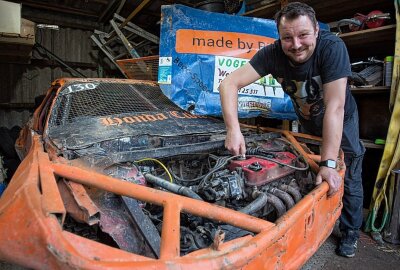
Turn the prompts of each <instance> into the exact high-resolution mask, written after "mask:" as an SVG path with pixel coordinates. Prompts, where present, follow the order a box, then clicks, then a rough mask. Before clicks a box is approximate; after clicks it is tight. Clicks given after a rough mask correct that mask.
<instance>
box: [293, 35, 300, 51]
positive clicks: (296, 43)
mask: <svg viewBox="0 0 400 270" xmlns="http://www.w3.org/2000/svg"><path fill="white" fill-rule="evenodd" d="M292 47H293V49H296V50H297V49H298V48H300V47H301V42H300V39H299V38H297V37H295V38H293V44H292Z"/></svg>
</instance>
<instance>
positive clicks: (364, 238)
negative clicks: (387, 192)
mask: <svg viewBox="0 0 400 270" xmlns="http://www.w3.org/2000/svg"><path fill="white" fill-rule="evenodd" d="M338 236H339V232H338V230H337V228H336V229H335V230H334V231H333V233H332V234H331V236H330V237H329V238H328V239H327V241H325V243H324V244H323V245H322V246H321V247H320V249H319V250H318V251H317V252H316V253H315V254H314V256H313V257H311V258H310V260H309V261H308V262H307V263H306V264H305V265H304V266H303V267H302V268H301V270H319V269H324V270H363V269H367V270H369V269H373V270H392V269H400V245H397V246H396V245H389V244H386V243H385V244H383V245H378V244H377V243H376V242H375V241H374V240H372V238H371V237H370V236H369V235H367V234H365V233H361V237H360V240H359V242H358V249H357V253H356V256H355V257H354V258H343V257H340V256H337V255H336V254H335V248H336V243H337V242H338V240H339V237H338ZM0 269H1V270H26V269H25V268H23V267H19V266H15V265H11V264H8V263H4V262H0Z"/></svg>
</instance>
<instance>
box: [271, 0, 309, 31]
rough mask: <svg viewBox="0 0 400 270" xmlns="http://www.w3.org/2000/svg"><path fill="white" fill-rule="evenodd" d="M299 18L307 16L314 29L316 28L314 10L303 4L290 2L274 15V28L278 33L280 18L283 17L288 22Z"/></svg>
mask: <svg viewBox="0 0 400 270" xmlns="http://www.w3.org/2000/svg"><path fill="white" fill-rule="evenodd" d="M299 16H307V17H308V18H310V20H311V22H312V23H313V25H314V28H315V27H317V19H316V17H315V11H314V9H313V8H312V7H310V6H309V5H307V4H305V3H300V2H292V3H289V4H287V5H286V6H284V7H283V8H282V9H281V10H280V11H278V12H277V13H276V14H275V22H276V27H277V28H278V32H279V24H280V22H281V19H282V17H285V18H286V19H289V20H294V19H296V18H298V17H299Z"/></svg>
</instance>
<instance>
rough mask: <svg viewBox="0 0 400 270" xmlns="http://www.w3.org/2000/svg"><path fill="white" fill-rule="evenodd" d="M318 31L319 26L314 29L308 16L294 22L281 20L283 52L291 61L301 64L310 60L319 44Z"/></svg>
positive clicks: (280, 31)
mask: <svg viewBox="0 0 400 270" xmlns="http://www.w3.org/2000/svg"><path fill="white" fill-rule="evenodd" d="M318 31H319V28H318V25H317V27H316V28H314V25H313V23H312V22H311V20H310V18H308V17H307V16H299V17H297V18H296V19H293V20H288V19H286V18H285V17H282V18H281V21H280V24H279V37H280V39H281V45H282V49H283V52H284V53H285V54H286V55H287V57H288V58H289V59H290V61H292V62H293V63H295V64H301V63H304V62H306V61H307V60H308V59H310V57H311V55H312V54H313V52H314V50H315V45H316V44H317V36H318Z"/></svg>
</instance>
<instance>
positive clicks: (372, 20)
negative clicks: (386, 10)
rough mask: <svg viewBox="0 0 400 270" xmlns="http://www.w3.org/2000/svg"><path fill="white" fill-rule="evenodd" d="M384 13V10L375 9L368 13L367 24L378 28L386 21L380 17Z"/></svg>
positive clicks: (369, 26)
mask: <svg viewBox="0 0 400 270" xmlns="http://www.w3.org/2000/svg"><path fill="white" fill-rule="evenodd" d="M382 15H383V12H382V11H380V10H374V11H371V12H370V13H368V15H367V17H368V19H367V21H366V22H365V24H366V25H367V26H368V28H378V27H381V26H382V25H383V24H384V23H385V19H382V18H380V16H382Z"/></svg>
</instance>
